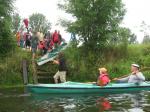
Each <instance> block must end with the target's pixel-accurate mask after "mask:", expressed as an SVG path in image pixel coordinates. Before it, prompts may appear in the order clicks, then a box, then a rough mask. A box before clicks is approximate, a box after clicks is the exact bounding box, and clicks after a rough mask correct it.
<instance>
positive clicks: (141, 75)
mask: <svg viewBox="0 0 150 112" xmlns="http://www.w3.org/2000/svg"><path fill="white" fill-rule="evenodd" d="M135 75H136V77H137V78H138V79H139V80H142V81H145V77H144V75H143V74H142V73H141V72H139V73H137V74H135Z"/></svg>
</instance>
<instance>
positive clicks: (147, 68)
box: [112, 67, 150, 81]
mask: <svg viewBox="0 0 150 112" xmlns="http://www.w3.org/2000/svg"><path fill="white" fill-rule="evenodd" d="M147 70H150V67H144V68H141V69H140V70H139V71H147ZM129 75H130V74H128V75H123V76H121V77H118V78H114V79H112V80H113V81H115V80H118V79H121V78H125V77H128V76H129Z"/></svg>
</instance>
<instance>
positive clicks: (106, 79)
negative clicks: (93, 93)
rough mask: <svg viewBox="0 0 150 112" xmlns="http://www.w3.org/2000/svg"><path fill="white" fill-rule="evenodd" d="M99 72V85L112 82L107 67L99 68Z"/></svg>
mask: <svg viewBox="0 0 150 112" xmlns="http://www.w3.org/2000/svg"><path fill="white" fill-rule="evenodd" d="M99 73H100V75H99V77H98V80H97V85H99V86H106V85H107V84H108V83H109V82H110V79H109V76H108V73H107V69H106V68H99Z"/></svg>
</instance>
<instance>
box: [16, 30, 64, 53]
mask: <svg viewBox="0 0 150 112" xmlns="http://www.w3.org/2000/svg"><path fill="white" fill-rule="evenodd" d="M34 37H37V42H36V41H34V40H35V39H34ZM16 40H17V45H18V47H21V48H23V49H28V50H30V51H32V48H33V46H34V48H37V50H38V51H40V55H44V54H46V53H47V51H51V50H52V49H54V48H55V47H57V46H59V45H60V44H61V43H62V42H65V39H63V38H62V35H61V34H60V31H58V30H55V31H54V32H50V31H47V32H46V33H45V34H43V33H42V32H32V31H31V30H28V31H27V32H23V31H18V32H17V33H16Z"/></svg>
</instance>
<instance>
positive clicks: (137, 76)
mask: <svg viewBox="0 0 150 112" xmlns="http://www.w3.org/2000/svg"><path fill="white" fill-rule="evenodd" d="M139 68H140V66H139V65H138V64H132V65H131V73H130V74H129V75H127V76H125V77H121V78H114V79H113V80H114V81H116V82H117V83H141V82H144V81H145V76H144V75H143V74H142V72H140V70H139ZM99 74H100V75H99V77H98V80H97V85H99V86H106V85H107V84H109V83H110V81H111V80H110V78H109V75H108V72H107V69H106V68H99Z"/></svg>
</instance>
